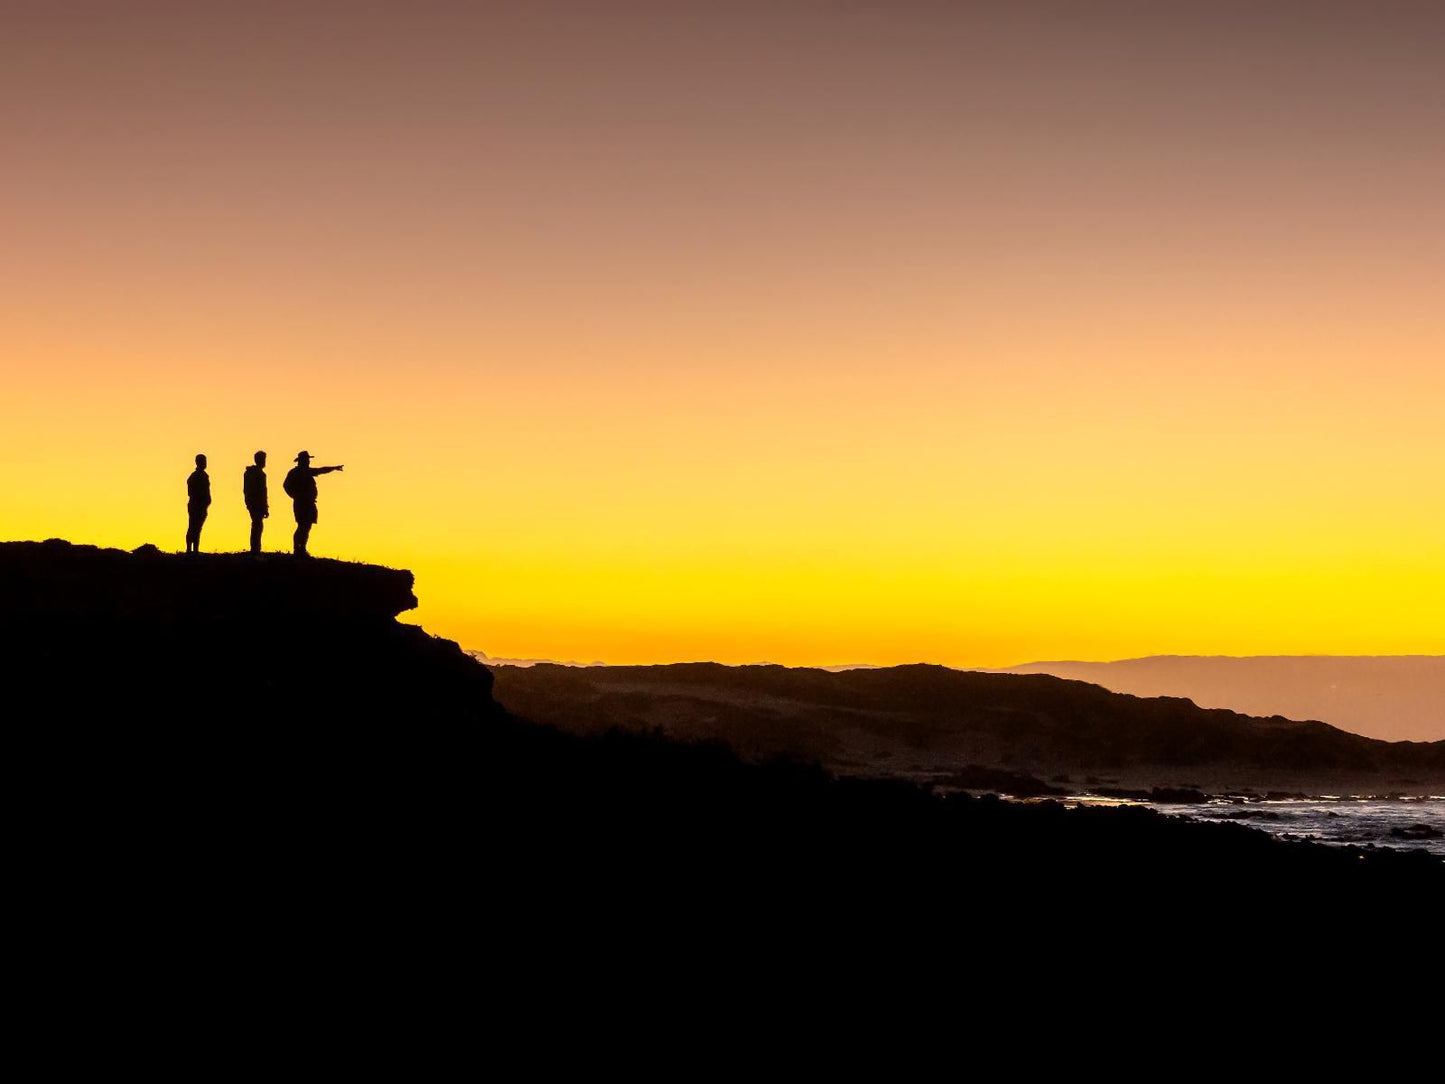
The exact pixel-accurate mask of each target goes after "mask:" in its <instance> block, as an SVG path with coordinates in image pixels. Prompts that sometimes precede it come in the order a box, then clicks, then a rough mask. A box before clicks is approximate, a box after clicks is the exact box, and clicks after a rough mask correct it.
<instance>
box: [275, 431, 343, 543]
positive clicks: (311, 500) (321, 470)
mask: <svg viewBox="0 0 1445 1084" xmlns="http://www.w3.org/2000/svg"><path fill="white" fill-rule="evenodd" d="M341 469H342V468H341V467H313V466H312V465H311V453H310V452H301V453H299V454H298V455H297V456H296V466H294V467H292V468H291V470H290V471H289V472H288V473H287V475H286V481H284V482H282V483H281V488H282V489H284V490H285V491H286V495H287V496H288V497H290V498H291V503H292V506H293V507H294V508H295V510H296V535H295V538H294V542H295V548H296V556H297V557H310V556H311V554H309V553H307V552H306V541H307V539H309V538H310V537H311V527H312V525H313V524H314V523H315V522H316V519H317V515H316V476H317V475H318V474H330V473H331V472H332V471H334V470H341Z"/></svg>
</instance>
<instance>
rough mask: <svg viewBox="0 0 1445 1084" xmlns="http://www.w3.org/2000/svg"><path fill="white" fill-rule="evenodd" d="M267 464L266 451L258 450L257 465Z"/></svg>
mask: <svg viewBox="0 0 1445 1084" xmlns="http://www.w3.org/2000/svg"><path fill="white" fill-rule="evenodd" d="M265 465H266V453H265V452H257V453H256V466H258V467H264V466H265Z"/></svg>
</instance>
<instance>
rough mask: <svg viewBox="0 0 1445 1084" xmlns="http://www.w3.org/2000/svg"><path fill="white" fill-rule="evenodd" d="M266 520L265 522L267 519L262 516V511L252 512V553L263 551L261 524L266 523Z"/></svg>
mask: <svg viewBox="0 0 1445 1084" xmlns="http://www.w3.org/2000/svg"><path fill="white" fill-rule="evenodd" d="M264 522H265V520H264V519H263V518H262V517H261V513H260V512H252V513H251V552H252V553H260V552H261V524H262V523H264Z"/></svg>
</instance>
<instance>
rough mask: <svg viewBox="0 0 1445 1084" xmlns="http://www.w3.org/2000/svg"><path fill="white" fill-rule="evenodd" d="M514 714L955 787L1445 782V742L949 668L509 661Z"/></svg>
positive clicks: (1322, 787) (501, 687)
mask: <svg viewBox="0 0 1445 1084" xmlns="http://www.w3.org/2000/svg"><path fill="white" fill-rule="evenodd" d="M496 674H497V695H498V698H499V699H500V700H501V701H502V702H503V703H504V704H506V705H507V707H508V708H510V709H511V710H514V711H517V712H519V713H521V714H523V715H526V716H528V717H529V718H533V719H537V720H540V721H544V722H549V723H553V724H555V725H558V726H564V727H569V728H575V727H582V728H584V729H606V728H609V727H618V728H621V729H626V730H632V731H640V732H645V731H649V730H658V731H660V732H662V733H665V734H668V735H671V736H674V737H678V738H683V739H687V740H702V739H718V740H725V741H727V742H728V743H729V744H730V745H732V746H734V747H735V748H737V749H738V750H739V751H740V752H741V753H742V754H743V755H745V756H747V757H750V758H754V759H758V758H766V757H770V756H792V757H799V758H803V759H809V760H817V761H819V762H821V763H823V764H824V765H826V766H827V767H829V768H830V769H833V770H835V771H841V772H851V773H861V774H870V775H879V774H888V775H894V776H900V777H903V778H910V779H919V780H928V779H934V780H937V781H947V780H948V779H950V778H952V777H953V776H956V774H957V773H958V772H959V771H960V770H964V769H972V768H976V767H979V766H983V767H997V768H1005V769H1009V770H1013V771H1016V772H1027V773H1033V774H1035V775H1039V776H1042V777H1044V778H1050V777H1053V776H1056V775H1061V774H1062V775H1067V776H1069V777H1070V778H1071V779H1072V780H1073V781H1074V782H1075V783H1076V784H1081V783H1083V782H1084V781H1085V780H1086V779H1090V778H1092V781H1093V782H1095V783H1099V784H1101V785H1103V784H1104V783H1106V782H1107V783H1113V784H1125V785H1132V786H1144V787H1153V786H1182V787H1203V788H1205V789H1207V790H1225V789H1231V788H1234V789H1238V788H1253V789H1262V790H1291V791H1298V790H1308V791H1312V792H1315V793H1319V792H1326V791H1337V790H1338V789H1339V788H1341V787H1345V788H1347V792H1350V793H1354V792H1358V791H1361V790H1363V792H1366V793H1369V792H1377V793H1386V792H1389V791H1395V790H1412V788H1417V789H1418V788H1424V787H1428V786H1431V785H1434V786H1438V785H1439V784H1440V783H1441V782H1442V781H1445V741H1441V742H1433V743H1428V744H1426V743H1409V742H1401V743H1390V742H1382V741H1376V740H1373V739H1370V738H1365V737H1361V736H1360V735H1357V734H1350V733H1347V732H1345V731H1342V730H1338V729H1336V728H1334V727H1331V726H1327V725H1325V724H1324V723H1319V722H1295V721H1291V720H1287V719H1282V718H1277V717H1276V718H1269V719H1259V718H1252V717H1250V716H1246V715H1240V714H1237V713H1235V712H1232V711H1223V710H1206V709H1203V708H1199V707H1196V706H1195V705H1194V704H1192V703H1191V702H1189V701H1188V700H1184V699H1179V698H1158V699H1141V698H1138V697H1133V696H1126V695H1123V694H1119V693H1112V692H1108V691H1107V690H1105V689H1102V688H1100V687H1098V686H1097V685H1090V684H1086V683H1084V682H1079V681H1066V680H1063V679H1060V678H1055V677H1048V676H1042V675H1039V676H1025V675H1012V674H989V673H977V672H972V671H962V670H951V669H947V668H945V667H941V666H923V665H919V666H896V667H886V668H880V669H870V670H848V671H843V672H840V673H834V672H830V671H824V670H811V669H791V668H786V667H781V666H731V667H730V666H720V665H718V664H715V663H688V664H678V665H671V666H612V667H589V668H586V669H570V668H566V667H560V666H548V665H538V666H531V667H527V668H513V667H498V668H497V670H496Z"/></svg>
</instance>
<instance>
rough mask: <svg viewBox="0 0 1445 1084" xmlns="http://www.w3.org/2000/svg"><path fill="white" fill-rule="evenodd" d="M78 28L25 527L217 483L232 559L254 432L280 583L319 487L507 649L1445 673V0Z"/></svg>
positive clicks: (37, 149) (6, 401)
mask: <svg viewBox="0 0 1445 1084" xmlns="http://www.w3.org/2000/svg"><path fill="white" fill-rule="evenodd" d="M91 7H93V8H95V10H94V11H93V12H87V13H86V15H85V16H84V17H81V16H79V15H77V14H76V13H75V12H73V11H71V10H69V8H68V6H67V5H44V4H40V5H22V6H21V8H23V10H16V11H15V12H14V13H13V14H7V19H6V24H5V33H4V34H0V91H3V100H4V102H5V103H6V108H4V109H0V146H3V147H4V148H5V150H6V157H5V168H4V170H3V175H0V187H3V191H4V199H3V200H0V236H3V237H4V244H3V245H0V391H3V399H0V538H5V539H11V538H44V537H50V536H58V537H63V538H68V539H70V540H72V541H76V542H92V543H97V544H101V545H112V546H121V547H125V548H133V547H135V546H137V545H140V544H141V543H145V542H153V543H156V544H157V545H160V546H161V547H162V548H167V549H174V550H179V549H180V548H181V545H182V539H183V535H184V529H185V478H186V475H187V474H188V473H189V471H190V470H191V463H192V457H193V456H194V454H195V453H197V452H205V453H206V454H207V455H208V456H209V458H210V465H211V476H212V485H213V492H214V495H215V504H214V506H213V508H212V514H211V517H210V520H209V522H208V524H207V526H206V528H205V532H204V535H203V539H202V544H203V547H204V548H207V549H232V550H238V549H241V548H244V546H245V545H246V540H247V521H246V517H245V513H244V509H243V507H242V503H241V492H240V490H241V472H242V470H243V468H244V466H245V465H246V464H247V463H249V462H250V460H251V455H252V453H253V452H254V451H255V450H256V449H258V448H260V449H265V450H266V451H267V452H268V453H269V454H270V471H269V474H270V482H271V490H272V494H273V508H274V512H273V515H272V518H271V521H270V524H269V527H268V530H267V540H266V541H267V546H268V548H271V549H283V548H286V547H287V546H288V543H289V538H290V533H291V530H292V526H293V525H292V521H291V516H290V509H289V506H288V503H287V502H286V500H285V499H284V497H283V496H282V494H281V491H280V485H281V479H282V477H283V475H284V473H285V471H286V469H287V468H288V467H289V466H290V464H291V461H292V457H293V456H294V455H295V453H296V452H297V451H298V450H300V449H302V448H305V449H308V450H309V451H311V452H312V453H313V454H314V455H315V456H316V462H317V463H318V464H334V463H344V464H345V465H346V471H345V472H344V473H342V474H339V475H337V474H333V475H328V476H326V477H324V478H322V479H320V482H319V486H320V522H319V524H318V525H317V527H316V529H315V531H314V533H313V536H312V549H313V552H315V553H317V554H319V555H329V556H337V557H343V558H348V559H355V560H365V561H374V562H379V563H384V564H389V565H393V566H400V567H406V568H410V569H412V570H414V571H415V573H416V575H417V593H418V595H419V597H420V599H421V607H420V609H419V610H418V611H416V613H415V614H414V615H413V619H414V620H417V621H419V622H420V623H422V624H423V625H424V626H425V627H426V628H427V629H429V630H430V631H432V632H434V633H437V634H440V635H444V636H447V637H450V638H454V639H456V640H458V641H460V642H461V643H462V644H463V645H465V646H467V647H469V648H475V649H480V650H482V651H485V652H487V653H489V654H492V655H495V656H506V657H550V658H559V659H576V660H602V661H607V662H616V663H623V662H655V661H671V660H686V659H716V660H720V661H724V662H750V661H758V660H771V661H776V662H782V663H791V664H843V663H878V664H886V663H898V662H908V661H917V660H929V661H935V662H942V663H949V664H954V665H961V666H968V665H978V666H987V665H1004V664H1009V663H1016V662H1022V661H1032V660H1037V659H1059V658H1075V659H1114V658H1122V657H1131V656H1137V655H1146V654H1164V653H1179V654H1236V655H1246V654H1299V653H1322V654H1395V653H1424V654H1442V653H1445V620H1442V619H1441V615H1442V614H1445V496H1442V488H1445V487H1442V480H1445V430H1442V424H1441V417H1442V407H1445V364H1442V362H1445V320H1442V317H1441V313H1442V309H1441V301H1442V296H1441V295H1442V289H1441V287H1442V284H1445V215H1442V213H1441V200H1440V193H1441V192H1442V191H1445V144H1442V142H1441V140H1440V132H1441V130H1442V129H1441V124H1440V109H1439V103H1440V101H1442V100H1445V95H1442V92H1445V83H1442V78H1445V76H1442V72H1445V68H1442V66H1441V65H1440V64H1439V63H1438V58H1437V57H1436V56H1435V54H1434V52H1432V51H1431V50H1430V48H1428V45H1429V43H1431V42H1434V41H1436V40H1438V37H1439V32H1440V29H1441V27H1442V25H1445V24H1442V22H1441V18H1442V16H1441V14H1440V12H1439V11H1438V10H1436V9H1434V8H1433V7H1432V6H1431V5H1413V6H1410V5H1407V6H1404V7H1399V8H1398V9H1392V10H1391V11H1390V12H1388V13H1382V14H1380V15H1379V16H1378V17H1376V16H1374V15H1371V17H1370V18H1368V19H1364V18H1361V17H1359V16H1358V15H1357V14H1356V13H1354V12H1353V10H1346V7H1345V6H1339V5H1321V6H1320V10H1319V11H1317V12H1314V13H1313V14H1312V16H1311V18H1310V19H1307V20H1301V19H1298V18H1296V17H1294V16H1293V15H1291V14H1290V13H1288V12H1282V11H1275V10H1273V9H1272V7H1271V6H1270V5H1209V4H1197V5H1182V6H1173V5H1159V6H1158V7H1159V10H1158V11H1157V12H1154V11H1151V12H1149V13H1147V14H1146V13H1143V12H1142V8H1141V10H1140V11H1134V10H1133V8H1132V7H1130V9H1129V11H1128V12H1127V13H1126V14H1125V15H1120V12H1121V11H1123V10H1124V9H1123V8H1120V9H1119V10H1118V11H1113V12H1112V14H1111V11H1110V9H1111V5H1078V4H1058V5H1046V7H1048V8H1049V9H1050V12H1051V13H1050V14H1049V15H1048V16H1047V17H1042V16H1039V15H1037V14H1033V15H1030V14H1028V13H1020V12H1018V11H1016V10H1015V7H1016V6H1015V5H1008V4H1000V5H986V4H985V5H972V4H952V5H950V4H933V5H888V4H875V5H867V4H862V5H789V4H765V5H743V6H742V7H738V6H736V5H720V4H698V5H685V4H684V5H652V4H626V3H624V4H618V5H609V6H608V7H607V10H606V13H605V15H599V14H598V11H599V10H600V9H599V8H598V6H597V5H595V4H594V5H584V4H580V3H574V2H566V0H564V2H561V3H557V4H550V3H549V4H543V5H535V4H518V5H492V4H476V5H458V4H422V5H357V4H339V3H333V2H328V0H306V2H304V3H292V4H285V5H259V6H258V5H236V4H228V5H223V4H205V3H192V4H184V5H175V4H166V5H155V4H150V5H146V4H141V5H135V6H134V10H132V6H131V5H126V6H124V7H125V11H124V13H120V12H119V7H120V6H117V5H91ZM1176 7H1178V10H1175V9H1176ZM112 8H115V9H116V10H111V9H112ZM1165 8H1168V10H1167V11H1166V10H1165ZM1407 8H1408V10H1406V9H1407ZM834 9H837V10H834ZM845 9H846V10H845ZM1185 9H1187V10H1185Z"/></svg>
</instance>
